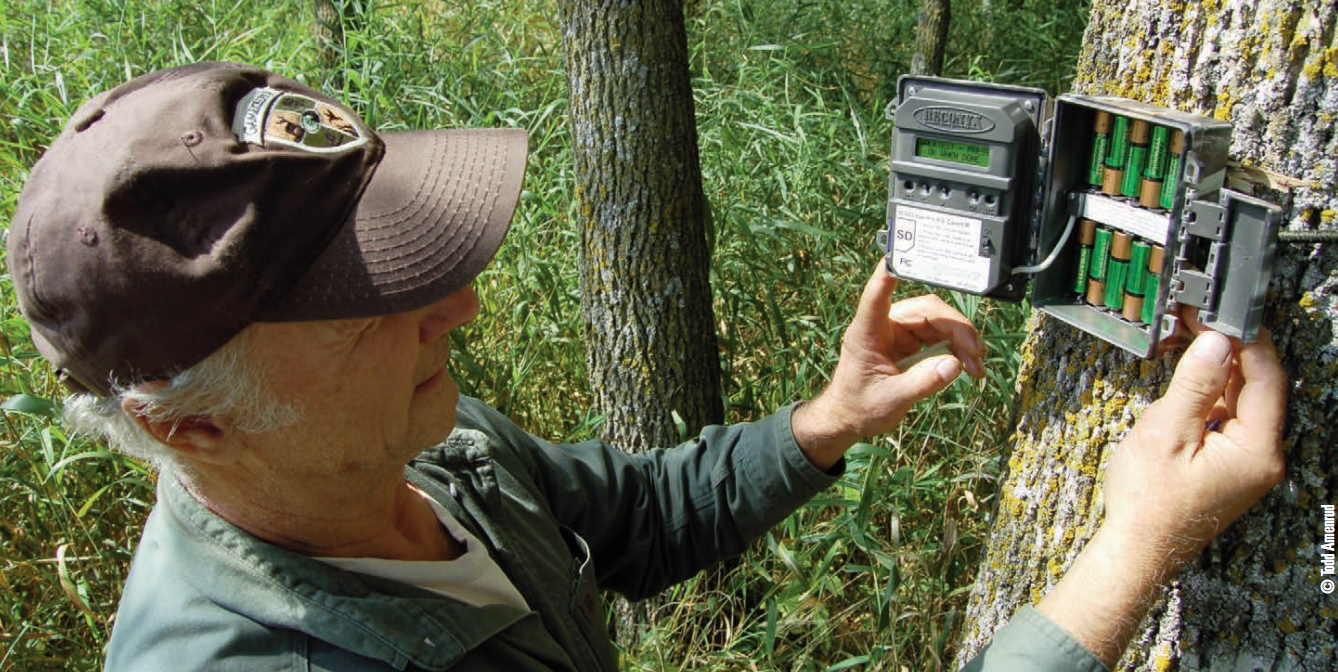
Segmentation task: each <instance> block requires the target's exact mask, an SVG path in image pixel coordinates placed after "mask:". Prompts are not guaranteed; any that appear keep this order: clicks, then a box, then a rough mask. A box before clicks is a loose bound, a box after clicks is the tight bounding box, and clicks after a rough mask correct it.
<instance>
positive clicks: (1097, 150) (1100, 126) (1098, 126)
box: [1078, 112, 1111, 291]
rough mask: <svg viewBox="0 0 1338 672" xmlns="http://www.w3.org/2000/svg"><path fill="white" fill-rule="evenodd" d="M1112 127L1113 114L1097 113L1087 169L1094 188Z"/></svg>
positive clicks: (1104, 170)
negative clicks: (1090, 159) (1089, 162)
mask: <svg viewBox="0 0 1338 672" xmlns="http://www.w3.org/2000/svg"><path fill="white" fill-rule="evenodd" d="M1110 125H1111V114H1110V113H1109V112H1097V113H1096V121H1095V122H1093V124H1092V130H1093V131H1095V133H1094V134H1093V137H1092V163H1091V166H1090V167H1089V168H1088V169H1087V183H1088V184H1090V185H1092V186H1094V187H1099V186H1101V178H1102V176H1103V175H1104V174H1105V172H1106V165H1105V164H1106V149H1107V148H1108V147H1109V145H1110ZM1078 291H1082V290H1081V289H1080V290H1078Z"/></svg>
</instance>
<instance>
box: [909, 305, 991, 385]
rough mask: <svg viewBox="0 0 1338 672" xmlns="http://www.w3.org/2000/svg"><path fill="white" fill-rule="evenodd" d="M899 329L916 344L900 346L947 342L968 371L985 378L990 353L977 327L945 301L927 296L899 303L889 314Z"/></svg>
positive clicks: (916, 346)
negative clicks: (985, 361)
mask: <svg viewBox="0 0 1338 672" xmlns="http://www.w3.org/2000/svg"><path fill="white" fill-rule="evenodd" d="M888 318H889V319H891V320H892V321H893V322H894V323H895V324H896V326H897V328H898V329H899V330H900V331H902V332H904V333H906V334H909V335H910V336H911V337H912V338H913V339H914V342H913V343H909V344H908V343H898V346H899V347H905V346H908V345H910V346H913V347H915V348H918V347H919V346H920V344H922V343H938V342H940V341H948V342H949V344H950V348H951V350H952V352H953V354H955V355H957V357H958V358H959V359H961V361H962V363H963V364H964V365H965V366H966V370H967V371H968V372H970V373H971V375H973V376H975V377H977V378H983V377H984V376H985V365H984V363H983V361H982V358H983V357H984V356H985V354H986V353H987V352H988V348H987V347H986V345H985V341H984V339H982V338H981V337H980V332H978V331H977V330H976V327H975V325H973V324H971V321H970V320H968V319H966V317H965V316H964V315H962V314H961V313H959V312H957V310H955V309H954V308H952V307H951V306H949V305H948V304H947V303H945V302H944V301H943V299H941V298H939V297H937V296H935V295H933V294H926V295H924V296H917V297H915V298H912V299H906V300H903V301H898V302H897V303H895V304H893V305H892V308H891V310H889V311H888Z"/></svg>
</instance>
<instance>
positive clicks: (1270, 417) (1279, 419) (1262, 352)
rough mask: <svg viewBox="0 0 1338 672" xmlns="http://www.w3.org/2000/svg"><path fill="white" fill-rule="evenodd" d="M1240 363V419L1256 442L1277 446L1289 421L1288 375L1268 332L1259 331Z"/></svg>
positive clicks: (1238, 399) (1242, 349) (1243, 353)
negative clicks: (1257, 336) (1276, 443)
mask: <svg viewBox="0 0 1338 672" xmlns="http://www.w3.org/2000/svg"><path fill="white" fill-rule="evenodd" d="M1239 360H1240V373H1239V375H1240V378H1241V381H1242V383H1241V387H1240V392H1239V393H1238V395H1237V400H1236V409H1235V410H1236V411H1237V413H1238V416H1237V417H1238V418H1239V420H1240V422H1241V425H1243V426H1244V427H1245V428H1247V429H1248V430H1250V432H1251V433H1252V434H1253V435H1254V436H1255V439H1256V440H1257V441H1259V442H1267V441H1273V442H1276V441H1277V437H1279V436H1281V434H1282V427H1283V424H1284V423H1285V422H1286V417H1287V374H1286V372H1285V371H1283V370H1282V365H1281V364H1280V363H1279V362H1278V356H1277V351H1276V350H1275V349H1274V347H1273V338H1272V336H1271V335H1270V334H1269V333H1268V330H1267V329H1261V330H1260V332H1259V339H1258V340H1257V341H1255V342H1254V343H1251V344H1250V345H1246V346H1244V347H1242V348H1241V351H1240V355H1239Z"/></svg>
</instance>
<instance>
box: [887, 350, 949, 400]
mask: <svg viewBox="0 0 1338 672" xmlns="http://www.w3.org/2000/svg"><path fill="white" fill-rule="evenodd" d="M961 373H962V362H961V360H959V359H957V358H956V357H953V356H952V355H943V356H939V357H930V358H929V359H926V360H924V361H923V362H919V363H917V364H915V365H914V366H912V367H911V368H909V369H906V370H905V371H903V372H902V373H900V374H898V375H896V376H893V377H892V378H891V379H889V380H888V384H890V385H894V386H895V388H894V389H895V393H894V396H895V397H896V399H895V400H894V402H893V405H894V406H896V407H897V408H901V409H909V408H910V407H911V406H914V405H915V403H916V402H917V401H920V400H921V399H924V398H926V397H929V396H931V395H933V394H935V393H937V392H938V391H939V390H942V389H943V388H945V387H947V386H948V385H949V384H951V383H952V381H954V380H956V379H957V376H958V375H960V374H961Z"/></svg>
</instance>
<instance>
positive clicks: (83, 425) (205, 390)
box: [64, 325, 302, 469]
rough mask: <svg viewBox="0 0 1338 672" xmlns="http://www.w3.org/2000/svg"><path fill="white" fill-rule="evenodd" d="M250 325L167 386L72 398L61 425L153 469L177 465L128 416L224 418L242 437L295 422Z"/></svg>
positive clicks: (169, 453)
mask: <svg viewBox="0 0 1338 672" xmlns="http://www.w3.org/2000/svg"><path fill="white" fill-rule="evenodd" d="M255 328H256V327H255V326H254V325H252V326H250V327H247V328H246V329H244V330H242V332H241V333H239V334H238V335H237V336H234V337H233V338H232V340H230V341H228V342H227V343H225V344H224V345H223V347H221V348H219V349H218V350H215V351H214V352H213V353H212V354H210V355H209V356H208V357H206V358H205V359H204V360H203V361H201V362H199V363H198V364H195V365H194V366H191V367H190V368H188V369H186V370H185V371H182V372H181V373H179V374H177V375H175V376H173V377H172V378H171V380H169V381H168V384H167V385H132V386H122V385H117V386H115V388H114V389H113V395H112V396H111V397H99V396H97V395H94V394H87V393H80V394H74V395H71V396H69V397H67V398H66V399H65V408H64V412H65V421H66V422H67V423H68V424H69V425H70V426H71V427H72V428H73V429H74V430H75V431H78V432H86V433H90V434H96V435H99V436H101V437H103V438H104V439H106V441H107V443H108V444H110V445H111V447H113V448H115V449H117V450H119V451H121V452H123V453H125V454H127V455H130V456H132V457H137V458H140V459H142V460H145V461H146V462H148V463H149V464H150V465H151V466H153V467H154V468H155V469H161V468H163V467H165V466H169V465H172V464H175V455H174V453H173V452H172V450H171V449H170V448H168V447H167V446H165V445H163V444H162V443H160V442H159V441H158V440H157V439H155V438H154V437H153V435H151V434H149V433H148V432H147V431H145V430H144V428H143V427H141V426H140V424H139V423H138V422H136V421H135V419H134V418H133V417H131V415H130V413H131V411H127V410H125V409H124V408H123V406H122V402H124V401H126V400H130V401H131V402H133V403H131V404H128V406H130V407H131V408H134V409H137V410H136V411H134V412H135V413H136V414H138V415H140V416H144V417H149V416H151V417H154V418H158V419H161V420H167V421H170V422H174V423H175V422H181V421H183V420H186V419H188V418H192V417H202V416H206V417H215V418H225V419H226V420H227V421H228V426H229V428H231V429H233V430H235V431H240V432H244V433H260V432H267V431H273V430H276V429H281V428H283V427H287V426H289V425H292V424H294V423H296V422H297V421H298V420H299V419H300V418H301V416H302V412H301V409H300V408H299V407H298V406H296V405H295V404H292V403H286V402H284V401H282V400H280V399H279V398H278V397H277V396H275V395H274V394H273V392H272V391H271V390H270V388H269V385H268V380H267V377H266V371H265V367H264V366H263V365H262V364H261V363H260V362H259V361H258V358H257V357H256V356H255V346H254V343H253V341H254V333H255Z"/></svg>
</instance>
